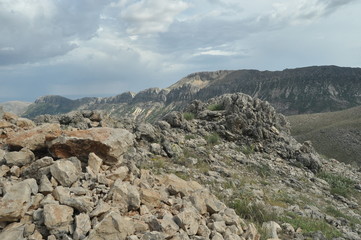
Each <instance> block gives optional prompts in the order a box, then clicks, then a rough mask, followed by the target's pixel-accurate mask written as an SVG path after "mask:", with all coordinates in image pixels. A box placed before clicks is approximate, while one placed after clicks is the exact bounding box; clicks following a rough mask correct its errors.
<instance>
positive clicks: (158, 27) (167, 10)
mask: <svg viewBox="0 0 361 240" xmlns="http://www.w3.org/2000/svg"><path fill="white" fill-rule="evenodd" d="M188 7H189V5H188V4H187V3H186V2H183V1H180V0H141V1H138V2H136V3H133V4H129V5H127V7H125V8H124V9H122V10H121V13H120V16H121V19H123V20H124V21H126V23H127V32H128V33H129V34H132V35H136V34H149V33H158V32H165V31H166V30H167V29H168V27H169V25H170V24H172V22H173V21H174V19H175V18H176V16H177V15H178V14H179V13H181V12H182V11H184V10H185V9H187V8H188Z"/></svg>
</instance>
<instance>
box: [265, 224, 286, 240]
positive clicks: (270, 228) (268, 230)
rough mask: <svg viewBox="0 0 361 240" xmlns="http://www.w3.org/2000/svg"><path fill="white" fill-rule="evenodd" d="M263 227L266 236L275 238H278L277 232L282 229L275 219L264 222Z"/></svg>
mask: <svg viewBox="0 0 361 240" xmlns="http://www.w3.org/2000/svg"><path fill="white" fill-rule="evenodd" d="M262 229H263V231H264V232H265V237H266V238H273V239H278V235H277V232H279V231H281V230H282V228H281V226H280V225H279V224H278V223H276V222H274V221H270V222H264V223H263V224H262Z"/></svg>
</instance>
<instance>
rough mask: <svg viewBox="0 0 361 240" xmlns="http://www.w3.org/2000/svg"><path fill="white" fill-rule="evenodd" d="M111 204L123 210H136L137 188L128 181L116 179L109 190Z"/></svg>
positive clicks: (138, 197)
mask: <svg viewBox="0 0 361 240" xmlns="http://www.w3.org/2000/svg"><path fill="white" fill-rule="evenodd" d="M109 197H110V198H111V199H112V200H113V204H114V205H116V206H118V207H120V208H121V209H122V210H123V211H124V210H125V211H127V210H136V209H138V208H139V207H140V194H139V192H138V190H137V188H136V187H135V186H133V185H131V184H130V183H129V182H122V181H121V180H120V179H118V180H116V181H115V182H114V184H113V186H112V187H111V189H110V191H109Z"/></svg>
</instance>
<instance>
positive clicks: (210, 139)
mask: <svg viewBox="0 0 361 240" xmlns="http://www.w3.org/2000/svg"><path fill="white" fill-rule="evenodd" d="M205 139H206V141H207V143H208V144H211V145H215V144H217V143H218V142H219V139H220V137H219V135H218V134H217V133H212V134H210V135H208V136H206V137H205Z"/></svg>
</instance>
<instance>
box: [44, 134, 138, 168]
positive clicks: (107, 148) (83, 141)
mask: <svg viewBox="0 0 361 240" xmlns="http://www.w3.org/2000/svg"><path fill="white" fill-rule="evenodd" d="M134 138H135V137H134V135H133V134H132V133H130V132H129V131H128V130H125V129H112V128H107V127H104V128H91V129H87V130H78V131H64V132H63V135H62V136H60V137H58V138H53V139H49V141H48V148H49V152H50V153H51V154H52V156H54V157H57V158H69V157H72V156H76V157H78V158H79V159H80V160H81V161H84V162H86V161H88V156H89V154H90V153H91V152H93V153H94V154H96V155H97V156H98V157H100V158H101V159H103V161H104V163H105V164H108V165H114V164H117V163H119V162H121V161H122V155H123V154H124V153H125V152H126V151H127V150H128V147H130V146H132V145H133V143H134Z"/></svg>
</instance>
